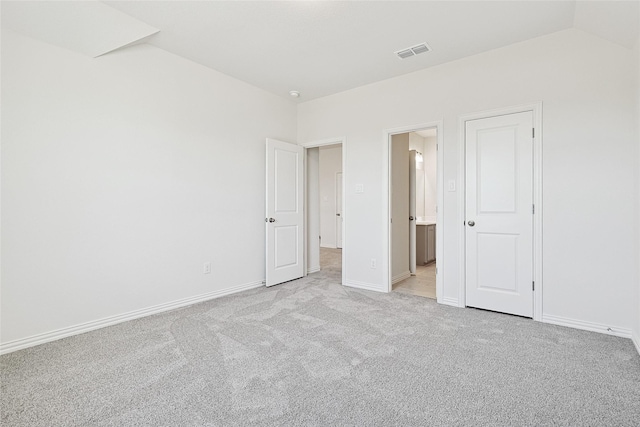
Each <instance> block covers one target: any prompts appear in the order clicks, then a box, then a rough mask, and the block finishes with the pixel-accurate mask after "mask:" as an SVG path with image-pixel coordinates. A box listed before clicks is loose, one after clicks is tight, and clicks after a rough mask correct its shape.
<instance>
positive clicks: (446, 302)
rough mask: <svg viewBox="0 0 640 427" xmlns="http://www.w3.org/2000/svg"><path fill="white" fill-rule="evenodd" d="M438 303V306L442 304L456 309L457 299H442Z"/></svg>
mask: <svg viewBox="0 0 640 427" xmlns="http://www.w3.org/2000/svg"><path fill="white" fill-rule="evenodd" d="M438 303H439V304H444V305H450V306H452V307H458V299H457V298H450V297H444V298H442V300H439V301H438Z"/></svg>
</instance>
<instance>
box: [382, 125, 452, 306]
mask: <svg viewBox="0 0 640 427" xmlns="http://www.w3.org/2000/svg"><path fill="white" fill-rule="evenodd" d="M438 128H439V126H438V125H437V124H436V125H433V126H431V127H426V128H416V129H411V130H407V131H404V132H398V133H391V132H390V133H389V215H390V221H389V222H390V228H389V267H390V289H389V290H390V291H394V292H401V293H407V294H412V295H417V296H420V297H426V298H432V299H437V298H438V294H439V293H441V292H439V291H438V288H439V287H441V285H438V283H439V282H440V280H438V279H439V278H438V276H437V267H436V265H439V264H441V262H442V259H441V256H438V253H441V251H438V250H437V248H438V246H439V245H441V243H440V242H441V240H439V239H438V237H437V236H438V235H439V234H440V233H438V227H439V226H441V224H438V220H439V215H438V209H437V206H438V201H439V191H438V188H439V186H438V177H439V176H440V173H439V172H441V171H439V170H438V167H439V157H438V140H439V138H441V135H438V132H439V129H438Z"/></svg>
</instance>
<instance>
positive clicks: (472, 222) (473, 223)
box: [467, 221, 476, 227]
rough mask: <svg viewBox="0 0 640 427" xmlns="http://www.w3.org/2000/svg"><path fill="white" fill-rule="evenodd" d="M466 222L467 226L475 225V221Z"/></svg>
mask: <svg viewBox="0 0 640 427" xmlns="http://www.w3.org/2000/svg"><path fill="white" fill-rule="evenodd" d="M467 224H469V227H473V226H474V225H476V223H475V221H469V222H467Z"/></svg>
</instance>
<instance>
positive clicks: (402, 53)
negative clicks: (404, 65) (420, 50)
mask: <svg viewBox="0 0 640 427" xmlns="http://www.w3.org/2000/svg"><path fill="white" fill-rule="evenodd" d="M396 55H398V56H399V57H400V59H405V58H408V57H410V56H413V55H415V53H413V51H412V50H411V49H405V50H401V51H398V52H396Z"/></svg>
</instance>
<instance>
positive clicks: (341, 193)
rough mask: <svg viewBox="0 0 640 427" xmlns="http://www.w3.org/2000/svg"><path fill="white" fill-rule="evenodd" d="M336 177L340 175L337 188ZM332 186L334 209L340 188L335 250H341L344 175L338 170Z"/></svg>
mask: <svg viewBox="0 0 640 427" xmlns="http://www.w3.org/2000/svg"><path fill="white" fill-rule="evenodd" d="M343 154H344V153H343ZM338 175H340V180H341V181H340V185H339V186H338ZM333 186H334V187H335V188H334V190H333V191H335V194H336V197H335V200H334V203H336V207H337V203H338V197H337V194H338V187H340V196H341V197H340V203H341V205H340V208H341V211H340V216H339V217H338V215H337V214H338V209H335V211H336V218H340V221H337V220H336V248H337V249H342V246H343V244H342V237H343V236H342V234H343V233H342V227H343V225H344V220H343V219H342V214H343V212H342V210H344V207H343V206H342V202H343V201H344V194H343V191H344V174H343V173H342V169H341V170H340V172H336V173H335V175H334V177H333ZM338 222H339V223H340V233H338ZM338 236H340V246H338Z"/></svg>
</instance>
